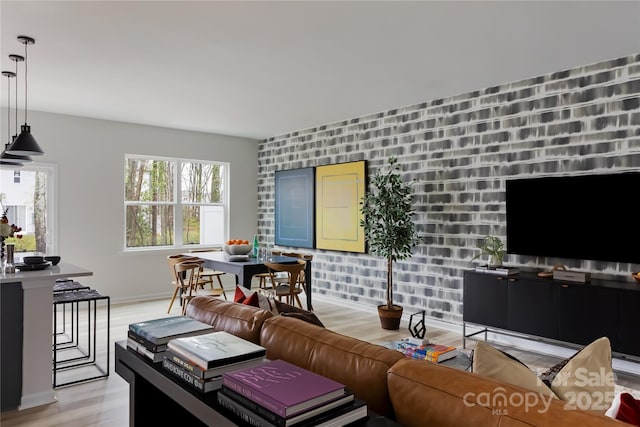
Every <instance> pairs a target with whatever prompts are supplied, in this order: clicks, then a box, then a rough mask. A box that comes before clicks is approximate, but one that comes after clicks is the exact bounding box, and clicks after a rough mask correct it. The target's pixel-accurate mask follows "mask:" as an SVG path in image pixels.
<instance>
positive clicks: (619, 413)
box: [605, 392, 640, 426]
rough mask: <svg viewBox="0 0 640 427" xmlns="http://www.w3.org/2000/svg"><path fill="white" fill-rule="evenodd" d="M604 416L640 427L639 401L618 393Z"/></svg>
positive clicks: (628, 395) (629, 395)
mask: <svg viewBox="0 0 640 427" xmlns="http://www.w3.org/2000/svg"><path fill="white" fill-rule="evenodd" d="M605 415H607V416H609V417H611V418H615V419H616V420H620V421H624V422H626V423H629V424H633V425H635V426H640V400H638V399H634V397H633V396H632V395H631V394H629V393H627V392H623V393H619V394H617V395H616V397H615V399H614V400H613V404H612V405H611V407H610V408H609V409H608V410H607V412H606V413H605Z"/></svg>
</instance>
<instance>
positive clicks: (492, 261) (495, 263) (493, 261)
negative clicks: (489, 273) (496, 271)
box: [489, 255, 502, 267]
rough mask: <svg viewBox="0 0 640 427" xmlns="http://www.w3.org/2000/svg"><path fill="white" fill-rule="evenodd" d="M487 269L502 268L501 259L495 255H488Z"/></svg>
mask: <svg viewBox="0 0 640 427" xmlns="http://www.w3.org/2000/svg"><path fill="white" fill-rule="evenodd" d="M489 267H502V258H501V257H499V256H496V255H490V256H489Z"/></svg>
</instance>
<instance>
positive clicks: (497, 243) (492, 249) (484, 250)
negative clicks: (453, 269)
mask: <svg viewBox="0 0 640 427" xmlns="http://www.w3.org/2000/svg"><path fill="white" fill-rule="evenodd" d="M478 249H480V253H479V254H478V255H476V256H474V257H473V258H471V261H473V260H476V259H478V258H480V257H481V256H482V255H489V263H488V267H489V268H491V267H501V266H502V261H503V259H504V254H505V253H506V249H505V246H504V243H503V242H502V240H501V239H500V238H499V237H496V236H485V237H484V240H483V241H482V242H479V243H478Z"/></svg>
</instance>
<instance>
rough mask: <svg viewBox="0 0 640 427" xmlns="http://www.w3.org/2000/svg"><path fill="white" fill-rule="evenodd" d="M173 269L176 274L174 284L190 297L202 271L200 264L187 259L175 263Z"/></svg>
mask: <svg viewBox="0 0 640 427" xmlns="http://www.w3.org/2000/svg"><path fill="white" fill-rule="evenodd" d="M173 268H174V270H175V272H176V280H177V282H176V283H178V285H179V286H180V287H182V288H183V290H182V292H185V291H186V292H187V295H189V296H190V295H191V293H192V292H193V291H194V290H195V286H196V285H197V283H198V279H199V273H200V271H202V263H201V262H198V261H197V260H191V259H189V260H187V261H183V262H179V263H177V264H176V265H174V267H173Z"/></svg>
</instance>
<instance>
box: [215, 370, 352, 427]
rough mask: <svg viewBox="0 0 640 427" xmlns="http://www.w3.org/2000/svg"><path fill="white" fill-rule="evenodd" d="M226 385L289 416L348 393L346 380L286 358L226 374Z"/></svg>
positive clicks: (223, 375) (268, 407) (223, 381)
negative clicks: (323, 373)
mask: <svg viewBox="0 0 640 427" xmlns="http://www.w3.org/2000/svg"><path fill="white" fill-rule="evenodd" d="M222 385H223V386H226V387H228V388H230V389H232V390H234V391H236V392H237V393H239V394H241V395H243V396H245V397H247V398H248V399H250V400H252V401H254V402H255V403H257V404H258V405H261V406H263V407H264V408H266V409H268V410H270V411H273V412H275V413H276V414H278V415H280V416H282V417H285V418H288V417H291V416H293V415H296V414H299V413H301V412H304V411H305V410H308V409H310V408H313V407H315V406H318V405H321V404H323V403H326V402H328V401H330V400H333V399H336V398H338V397H340V396H343V395H344V388H345V386H344V384H340V383H339V382H337V381H334V380H332V379H329V378H326V377H323V376H322V375H318V374H316V373H314V372H311V371H308V370H306V369H303V368H300V367H298V366H296V365H293V364H291V363H289V362H285V361H284V360H272V361H270V362H267V363H264V364H262V365H260V366H256V367H254V368H248V369H240V370H237V371H232V372H227V373H224V374H222Z"/></svg>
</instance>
